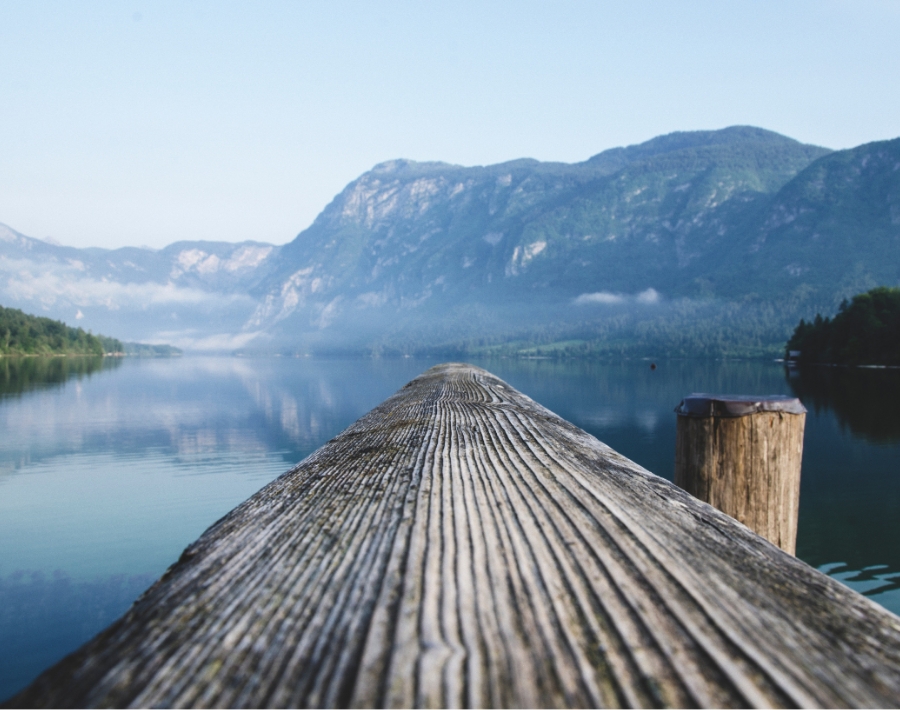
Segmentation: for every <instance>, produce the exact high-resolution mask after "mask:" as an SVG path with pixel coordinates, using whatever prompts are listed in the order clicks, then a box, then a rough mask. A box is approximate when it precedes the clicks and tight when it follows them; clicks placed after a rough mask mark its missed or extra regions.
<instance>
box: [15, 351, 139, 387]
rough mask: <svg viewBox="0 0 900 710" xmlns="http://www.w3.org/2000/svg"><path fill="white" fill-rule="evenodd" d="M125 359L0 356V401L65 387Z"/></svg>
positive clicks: (119, 363)
mask: <svg viewBox="0 0 900 710" xmlns="http://www.w3.org/2000/svg"><path fill="white" fill-rule="evenodd" d="M121 364H122V359H121V358H117V357H114V358H103V357H99V356H98V357H93V356H86V355H83V356H73V357H0V398H3V397H8V396H15V395H21V394H24V393H25V392H29V391H31V390H33V389H39V388H45V387H53V386H54V385H61V384H63V383H65V382H66V381H67V380H69V379H70V378H72V377H77V378H78V379H81V378H82V377H85V376H89V375H91V374H92V373H94V372H97V371H99V370H104V369H107V370H109V369H114V368H116V367H119V366H120V365H121Z"/></svg>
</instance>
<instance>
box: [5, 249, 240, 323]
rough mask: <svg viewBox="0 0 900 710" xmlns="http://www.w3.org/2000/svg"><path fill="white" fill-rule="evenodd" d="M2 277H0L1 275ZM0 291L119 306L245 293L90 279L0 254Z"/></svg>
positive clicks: (16, 296) (220, 301)
mask: <svg viewBox="0 0 900 710" xmlns="http://www.w3.org/2000/svg"><path fill="white" fill-rule="evenodd" d="M4 276H5V277H6V278H5V279H2V277H4ZM2 280H5V281H6V283H5V284H2V286H0V293H2V294H4V295H5V296H7V297H8V298H11V299H13V300H15V301H31V302H36V303H40V304H41V305H42V306H45V307H49V306H53V305H54V304H56V303H57V302H66V303H71V304H73V305H75V306H76V307H80V308H85V307H90V306H105V307H106V308H108V309H110V310H117V309H119V308H122V307H125V308H142V309H143V308H146V307H147V306H148V305H154V306H157V305H164V306H173V305H187V306H196V305H199V304H204V303H209V304H216V305H219V306H221V305H225V304H229V303H234V302H236V301H248V300H249V298H248V297H247V296H240V295H228V296H225V295H222V294H218V293H208V292H205V291H200V290H198V289H194V288H184V287H181V286H176V285H175V284H173V283H172V282H171V281H169V282H167V283H158V282H154V281H145V282H143V283H135V282H125V283H122V282H119V281H113V280H108V279H94V278H91V277H89V276H85V274H83V273H81V272H80V271H79V270H78V269H77V268H75V267H73V266H69V265H61V264H52V263H51V264H36V263H35V262H31V261H18V260H12V259H4V258H0V281H2Z"/></svg>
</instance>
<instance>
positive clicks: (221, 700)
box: [8, 364, 900, 707]
mask: <svg viewBox="0 0 900 710" xmlns="http://www.w3.org/2000/svg"><path fill="white" fill-rule="evenodd" d="M8 703H9V705H11V706H55V707H68V706H117V707H123V706H145V707H146V706H154V707H155V706H163V707H171V706H214V707H244V706H256V707H273V706H337V707H340V706H355V707H411V706H429V707H462V706H471V707H516V706H518V707H605V706H610V707H613V706H651V707H659V706H676V707H691V706H707V707H770V706H817V707H828V706H838V707H849V706H881V707H886V706H897V705H898V704H900V618H898V617H896V616H894V615H893V614H890V613H889V612H887V611H885V610H884V609H882V608H881V607H879V606H878V605H876V604H874V603H873V602H871V601H869V600H868V599H866V598H864V597H863V596H861V595H859V594H857V593H855V592H853V591H851V590H849V589H848V588H846V587H844V586H843V585H841V584H840V583H838V582H836V581H834V580H832V579H830V578H828V577H827V576H825V575H823V574H821V573H819V572H817V571H816V570H814V569H812V568H811V567H809V566H808V565H806V564H804V563H803V562H800V561H798V560H796V559H794V558H793V557H791V556H790V555H788V554H786V553H785V552H782V551H781V550H779V549H778V548H777V547H775V546H774V545H772V544H770V543H769V542H767V541H766V540H764V539H763V538H761V537H759V536H758V535H756V534H754V533H752V532H751V531H750V530H749V529H747V528H746V527H744V526H743V525H741V524H739V523H738V522H737V521H735V520H734V519H732V518H730V517H728V516H726V515H724V514H723V513H720V512H719V511H717V510H715V509H714V508H712V507H711V506H709V505H706V504H704V503H701V502H699V501H697V500H696V499H694V498H692V497H691V496H689V495H688V494H686V493H685V492H683V491H682V490H681V489H679V488H677V487H676V486H674V485H673V484H671V483H669V482H668V481H665V480H663V479H661V478H659V477H657V476H654V475H652V474H651V473H649V472H647V471H646V470H644V469H642V468H641V467H640V466H638V465H636V464H634V463H633V462H631V461H629V460H628V459H626V458H624V457H623V456H621V455H619V454H617V453H616V452H615V451H613V450H611V449H610V448H609V447H607V446H605V445H604V444H602V443H600V442H599V441H597V440H596V439H594V438H593V437H591V436H590V435H588V434H587V433H585V432H584V431H582V430H580V429H578V428H577V427H575V426H573V425H572V424H569V423H568V422H566V421H564V420H562V419H560V418H559V417H557V416H556V415H554V414H553V413H551V412H549V411H547V410H546V409H544V408H543V407H541V406H540V405H538V404H536V403H535V402H533V401H532V400H530V399H529V398H528V397H526V396H524V395H522V394H521V393H519V392H517V391H516V390H514V389H512V388H511V387H510V386H509V385H506V384H505V383H504V382H502V381H501V380H499V379H497V378H496V377H494V376H492V375H490V374H489V373H487V372H485V371H484V370H481V369H479V368H476V367H472V366H468V365H461V364H448V365H440V366H438V367H435V368H432V369H431V370H429V371H427V372H426V373H424V374H423V375H421V376H420V377H418V378H416V379H415V380H413V381H412V382H410V383H409V384H408V385H406V386H405V387H404V388H403V389H401V390H400V391H399V392H397V393H396V394H395V395H393V396H392V397H391V398H389V399H388V400H387V401H385V402H384V403H383V404H381V405H380V406H379V407H377V408H376V409H374V410H372V411H371V412H370V413H369V414H367V415H366V416H364V417H363V418H362V419H360V420H359V421H358V422H356V423H355V424H353V425H352V426H351V427H350V428H348V429H347V430H346V431H344V432H343V433H342V434H340V435H339V436H338V437H336V438H335V439H333V440H332V441H330V442H328V443H327V444H326V445H325V446H323V447H322V448H320V449H319V450H318V451H316V452H315V453H314V454H313V455H312V456H310V457H309V458H307V459H306V460H305V461H303V462H302V463H301V464H300V465H298V466H297V467H296V468H294V469H292V470H291V471H289V472H288V473H286V474H284V475H283V476H281V477H280V478H278V479H277V480H275V481H273V482H272V483H271V484H269V485H268V486H266V487H265V488H263V489H262V490H261V491H260V492H259V493H257V494H256V495H254V496H253V497H252V498H250V499H249V500H247V501H246V502H245V503H243V504H242V505H240V506H238V507H237V508H235V509H234V510H233V511H232V512H231V513H229V514H228V515H226V516H225V517H224V518H222V519H221V520H220V521H218V522H217V523H216V524H215V525H213V526H212V527H211V528H210V529H209V530H207V531H206V533H204V535H203V536H202V537H201V538H200V539H199V540H197V541H196V542H195V543H194V544H192V545H191V546H190V547H188V548H187V549H186V550H185V552H184V554H183V555H182V556H181V559H180V560H178V562H177V563H176V564H174V565H173V566H172V567H171V568H170V569H169V570H168V571H167V572H166V574H165V575H164V576H163V577H162V578H161V579H160V580H159V581H158V582H157V583H156V584H155V585H154V586H153V587H151V589H150V590H148V591H147V592H146V593H145V594H144V595H143V596H142V597H141V598H140V599H139V600H138V601H137V602H136V603H135V605H134V606H133V607H132V608H131V610H129V611H128V613H127V614H125V616H124V617H122V618H121V619H120V620H119V621H117V622H115V623H114V624H113V625H112V626H110V627H109V628H108V629H107V630H105V631H103V632H102V633H101V634H100V635H98V636H97V637H96V638H94V639H93V640H92V641H90V642H89V643H87V644H86V645H85V646H83V647H82V648H81V649H80V650H78V651H77V652H75V653H74V654H72V655H70V656H69V657H67V658H65V659H64V660H63V661H61V662H60V663H59V664H57V665H56V666H54V667H52V668H51V669H49V670H48V671H46V672H45V673H44V674H43V675H42V676H40V677H39V678H38V679H37V680H36V681H35V682H34V683H33V684H32V685H31V686H30V687H28V688H27V689H25V690H24V691H23V692H22V693H21V694H19V695H18V696H15V697H14V698H12V699H10V700H9V701H8Z"/></svg>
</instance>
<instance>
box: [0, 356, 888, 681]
mask: <svg viewBox="0 0 900 710" xmlns="http://www.w3.org/2000/svg"><path fill="white" fill-rule="evenodd" d="M432 364H434V362H430V361H424V360H394V361H371V360H366V361H359V360H337V361H316V360H293V359H290V360H289V359H264V360H263V359H261V360H249V359H237V358H183V359H176V360H125V361H121V360H117V361H99V360H97V361H94V360H88V359H69V360H65V359H52V360H38V359H29V360H24V361H18V360H8V359H7V360H2V359H0V698H3V697H6V696H8V695H9V694H10V693H12V692H14V691H15V690H17V689H18V688H20V687H21V686H23V685H24V684H26V683H27V682H28V681H30V680H31V679H32V678H33V677H34V676H35V675H36V674H37V673H39V672H40V671H41V670H43V668H45V667H46V666H47V665H49V664H51V663H53V662H54V661H56V660H58V659H59V658H61V657H62V656H64V655H65V654H67V653H68V652H70V651H72V650H74V649H75V648H77V647H78V646H79V645H80V644H82V643H83V642H84V641H86V640H88V639H89V638H90V637H91V636H93V635H94V634H95V633H97V632H98V631H99V630H101V629H102V628H103V627H104V626H106V625H107V624H109V623H110V622H111V621H113V620H114V619H115V618H116V617H118V616H119V615H120V614H122V613H123V612H124V611H125V610H126V609H127V608H128V606H129V605H130V603H131V602H132V601H133V600H134V598H135V597H136V596H137V595H138V594H140V593H141V592H142V591H143V590H144V589H145V588H146V587H147V586H149V584H150V583H151V582H152V581H153V580H155V579H156V578H157V577H158V576H159V575H160V574H162V572H163V571H164V570H165V569H166V567H167V566H168V565H169V564H170V563H172V562H173V561H174V560H176V559H177V558H178V556H179V555H180V553H181V550H182V549H183V548H184V547H185V546H186V545H187V544H188V543H190V542H191V541H192V540H194V539H195V538H196V537H197V536H199V535H200V533H202V532H203V530H204V529H206V528H207V527H208V526H209V525H210V524H211V523H213V522H214V521H215V520H217V519H218V518H219V517H221V516H222V515H223V514H225V513H226V512H228V511H229V510H230V509H231V508H233V507H234V506H235V505H237V504H238V503H240V502H241V501H243V500H244V499H245V498H247V497H248V496H249V495H251V494H252V493H254V492H255V491H256V490H258V489H259V488H260V487H261V486H263V485H264V484H265V483H267V482H268V481H270V480H271V479H273V478H274V477H275V476H277V475H279V474H280V473H282V472H283V471H284V470H286V469H287V468H289V467H290V466H292V465H293V464H295V463H296V462H297V461H299V460H300V459H302V458H303V457H305V456H306V455H307V454H309V453H310V452H312V451H313V450H315V449H316V448H317V447H318V446H320V445H321V444H322V443H324V442H325V441H327V440H328V439H330V438H331V437H332V436H334V435H335V434H337V433H338V432H339V431H341V430H342V429H343V428H344V427H346V426H347V425H348V424H350V423H351V422H353V421H354V420H355V419H357V418H358V417H359V416H361V415H362V414H364V413H365V412H367V411H368V410H369V409H371V408H372V407H374V406H375V405H377V404H378V403H380V402H381V401H382V400H384V399H385V398H386V397H387V396H389V395H390V394H392V393H393V392H394V391H396V390H397V389H398V388H399V387H400V386H402V385H403V384H405V383H406V382H408V381H409V380H410V379H412V378H413V377H415V376H416V375H417V374H419V373H420V372H422V371H423V370H425V369H426V368H427V367H429V366H430V365H432ZM477 364H480V365H482V366H484V367H486V368H487V369H489V370H491V371H492V372H494V373H495V374H497V375H498V376H500V377H502V378H503V379H505V380H507V381H508V382H509V383H510V384H512V385H513V386H514V387H516V388H518V389H520V390H521V391H523V392H525V393H526V394H528V395H530V396H531V397H532V398H533V399H535V400H537V401H538V402H540V403H541V404H543V405H545V406H547V407H548V408H550V409H552V410H553V411H555V412H557V413H558V414H560V415H562V416H563V417H565V418H566V419H569V420H570V421H572V422H574V423H575V424H577V425H578V426H580V427H582V428H584V429H586V430H587V431H589V432H591V433H592V434H594V435H595V436H597V437H598V438H600V439H601V440H602V441H604V442H606V443H608V444H609V445H611V446H612V447H613V448H615V449H617V450H618V451H620V452H621V453H623V454H625V455H626V456H628V457H630V458H632V459H633V460H635V461H637V462H638V463H640V464H641V465H643V466H644V467H646V468H648V469H650V470H651V471H653V472H655V473H657V474H659V475H661V476H664V477H666V478H669V479H671V478H672V473H673V456H674V450H675V415H674V413H673V411H672V410H673V409H674V407H675V405H676V404H678V402H679V401H680V400H681V397H682V396H684V395H685V394H689V393H691V392H718V393H741V394H796V395H797V396H800V397H801V398H802V399H803V401H804V403H805V404H806V406H807V407H808V409H809V410H810V412H809V415H808V417H807V428H806V440H805V450H804V458H803V478H802V491H801V502H800V529H799V535H798V556H799V557H801V558H802V559H804V560H805V561H807V562H809V563H810V564H812V565H814V566H816V567H818V568H819V569H821V570H823V571H825V572H827V573H828V574H831V575H832V576H834V577H836V578H838V579H840V580H842V581H843V582H845V583H846V584H848V585H850V586H852V587H853V588H855V589H857V590H858V591H861V592H863V593H865V594H868V595H869V596H870V597H871V598H872V599H874V600H875V601H877V602H879V603H881V604H883V605H884V606H886V607H887V608H889V609H891V610H892V611H894V612H895V613H900V535H898V532H900V529H898V528H900V470H898V469H900V411H898V407H897V406H896V403H897V402H898V401H900V373H898V372H897V371H886V370H838V369H833V368H825V369H817V370H814V371H811V372H804V373H795V374H794V376H791V377H788V376H786V375H785V371H784V369H783V368H782V367H781V366H780V365H779V364H777V363H758V362H754V363H747V362H732V363H722V362H697V361H675V362H663V363H660V364H659V367H658V368H657V369H656V370H653V371H651V370H650V367H649V363H647V362H642V361H635V362H626V363H618V364H597V363H567V364H559V363H553V362H550V361H510V360H494V361H490V362H479V363H477Z"/></svg>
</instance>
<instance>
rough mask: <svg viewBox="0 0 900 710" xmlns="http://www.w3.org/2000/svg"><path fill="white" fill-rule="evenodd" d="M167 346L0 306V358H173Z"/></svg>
mask: <svg viewBox="0 0 900 710" xmlns="http://www.w3.org/2000/svg"><path fill="white" fill-rule="evenodd" d="M178 355H181V350H179V349H178V348H174V347H172V346H171V345H147V344H144V343H126V342H122V341H121V340H119V339H117V338H110V337H107V336H105V335H94V334H93V333H91V332H89V331H86V330H84V329H83V328H73V327H71V326H68V325H66V324H65V323H63V322H62V321H58V320H53V319H52V318H45V317H43V316H33V315H30V314H28V313H25V312H24V311H21V310H19V309H17V308H4V307H3V306H0V357H128V356H132V357H173V356H178Z"/></svg>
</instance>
